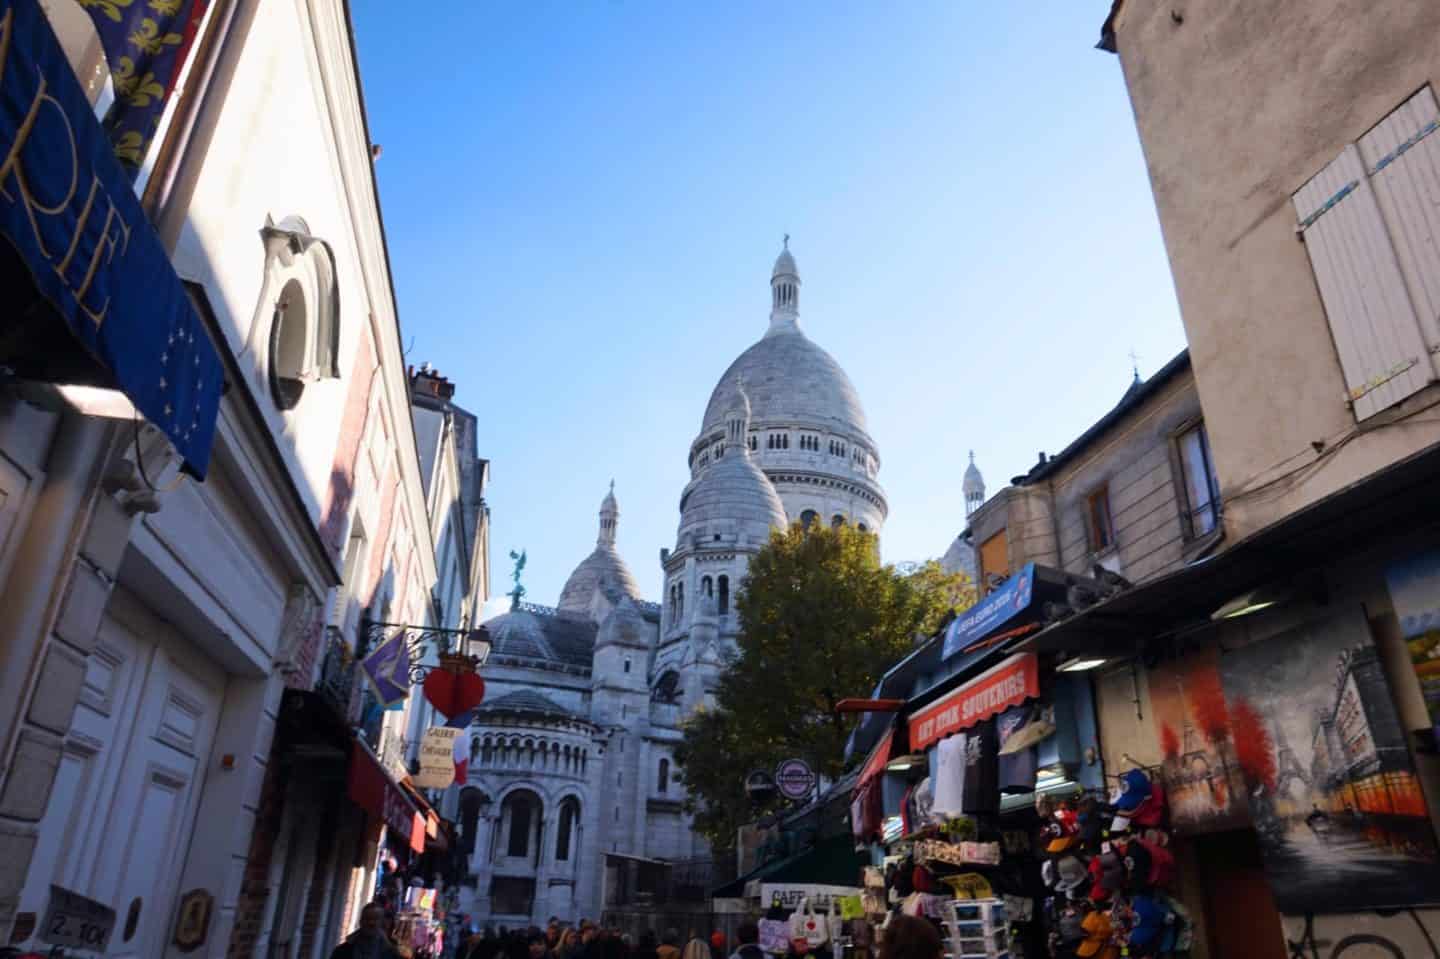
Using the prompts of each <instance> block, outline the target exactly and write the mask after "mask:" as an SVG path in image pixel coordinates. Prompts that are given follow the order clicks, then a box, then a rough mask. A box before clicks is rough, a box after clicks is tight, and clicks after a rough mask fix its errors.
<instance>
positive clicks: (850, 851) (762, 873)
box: [711, 836, 868, 899]
mask: <svg viewBox="0 0 1440 959" xmlns="http://www.w3.org/2000/svg"><path fill="white" fill-rule="evenodd" d="M867 863H868V860H867V859H866V858H865V854H864V853H860V852H856V851H855V840H854V839H853V838H851V837H850V836H835V837H832V838H830V839H822V840H821V841H820V842H818V843H816V844H815V845H813V846H811V847H810V848H809V849H807V850H805V851H804V852H801V853H796V854H795V855H793V856H790V857H788V858H786V859H776V860H775V861H773V862H767V863H766V864H765V865H763V866H760V867H758V868H756V869H752V870H751V871H750V872H748V873H746V874H745V875H743V876H741V877H740V878H739V879H736V880H735V881H734V882H728V883H726V884H725V885H723V886H721V887H720V888H719V889H716V890H715V891H714V892H713V893H711V895H712V896H713V897H714V898H716V899H740V898H744V896H745V887H746V886H747V885H748V884H749V883H751V882H753V881H755V880H757V879H763V880H764V881H766V882H771V883H780V882H786V883H810V884H813V885H817V886H858V885H859V884H860V872H861V870H862V869H863V868H864V867H865V866H866V865H867Z"/></svg>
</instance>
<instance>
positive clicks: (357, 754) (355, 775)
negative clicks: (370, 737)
mask: <svg viewBox="0 0 1440 959" xmlns="http://www.w3.org/2000/svg"><path fill="white" fill-rule="evenodd" d="M349 790H350V799H351V800H352V801H353V802H354V803H355V805H357V806H359V807H360V808H361V809H363V810H365V811H366V812H367V813H369V814H370V815H371V816H374V817H375V818H376V819H378V820H379V821H381V822H383V823H385V825H386V826H388V827H389V829H390V831H391V832H392V833H395V834H398V835H399V836H400V837H401V838H402V839H403V840H404V841H405V842H407V843H409V845H410V848H411V849H412V850H414V851H415V852H424V851H425V838H426V816H425V812H428V811H429V807H428V806H426V807H425V812H422V811H421V809H420V807H419V806H417V805H416V802H415V800H414V799H412V798H411V796H410V794H409V793H407V792H406V791H405V790H404V789H403V788H401V786H400V784H399V783H397V782H396V781H395V780H394V779H392V778H391V776H390V774H389V773H388V772H386V771H385V767H384V766H382V765H381V764H380V760H379V759H377V758H376V756H375V754H374V753H372V752H371V751H370V748H369V747H368V746H366V745H365V743H364V742H363V741H361V740H359V739H356V740H355V741H354V745H353V746H352V747H351V753H350V773H349ZM422 803H423V801H422Z"/></svg>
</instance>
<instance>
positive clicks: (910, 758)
mask: <svg viewBox="0 0 1440 959" xmlns="http://www.w3.org/2000/svg"><path fill="white" fill-rule="evenodd" d="M929 765H930V761H929V760H927V759H926V758H925V757H924V756H923V755H921V754H920V753H910V754H909V755H906V756H896V757H895V758H894V759H892V760H890V761H889V762H888V763H886V764H885V771H886V772H887V773H906V772H909V771H910V770H912V769H918V768H919V767H921V766H925V767H928V766H929Z"/></svg>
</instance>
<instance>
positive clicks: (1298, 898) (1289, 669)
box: [1220, 608, 1440, 913]
mask: <svg viewBox="0 0 1440 959" xmlns="http://www.w3.org/2000/svg"><path fill="white" fill-rule="evenodd" d="M1220 676H1221V680H1222V682H1223V683H1224V688H1225V698H1226V701H1227V707H1228V711H1229V723H1230V734H1231V736H1232V738H1233V740H1234V743H1235V753H1236V760H1237V761H1238V762H1239V764H1240V768H1241V771H1242V772H1243V774H1244V776H1245V782H1246V786H1247V788H1248V790H1249V806H1250V815H1251V818H1252V820H1253V821H1254V825H1255V831H1256V833H1257V834H1258V835H1259V837H1260V849H1261V852H1262V854H1263V856H1264V859H1265V871H1266V873H1267V875H1268V878H1269V880H1270V886H1271V889H1272V890H1273V891H1274V893H1275V902H1276V905H1277V906H1279V907H1280V911H1281V912H1285V913H1305V912H1317V913H1323V912H1358V911H1361V910H1365V909H1379V908H1385V907H1397V906H1412V905H1425V904H1432V903H1437V902H1440V868H1437V867H1440V855H1437V851H1436V844H1435V834H1434V831H1433V830H1432V828H1431V826H1430V818H1429V816H1428V814H1427V812H1426V808H1425V797H1424V795H1423V794H1422V793H1421V791H1420V783H1419V780H1418V779H1417V778H1416V776H1415V768H1414V766H1413V764H1412V763H1411V761H1410V753H1409V750H1408V749H1407V748H1406V745H1405V734H1404V731H1403V730H1402V729H1401V726H1400V717H1399V716H1398V714H1397V713H1396V712H1395V704H1394V700H1393V699H1392V697H1391V694H1390V688H1389V686H1388V684H1387V683H1386V680H1385V673H1384V671H1383V669H1382V667H1381V663H1380V657H1379V654H1378V651H1377V650H1376V649H1375V645H1374V643H1373V642H1372V641H1371V638H1370V630H1369V624H1368V623H1367V622H1366V621H1365V617H1364V614H1363V613H1362V612H1361V610H1360V609H1359V608H1356V609H1353V610H1349V611H1346V612H1340V613H1337V614H1335V615H1333V616H1328V617H1326V618H1324V619H1319V620H1315V621H1314V622H1310V623H1306V624H1304V625H1302V626H1298V627H1296V628H1294V629H1290V630H1286V631H1285V632H1283V633H1280V634H1279V635H1276V636H1273V637H1271V638H1269V639H1266V640H1263V641H1261V642H1258V643H1254V644H1252V645H1249V646H1246V647H1244V648H1242V649H1239V650H1235V651H1233V652H1229V653H1226V654H1225V655H1224V656H1222V657H1221V659H1220Z"/></svg>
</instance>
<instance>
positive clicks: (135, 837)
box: [20, 587, 225, 959]
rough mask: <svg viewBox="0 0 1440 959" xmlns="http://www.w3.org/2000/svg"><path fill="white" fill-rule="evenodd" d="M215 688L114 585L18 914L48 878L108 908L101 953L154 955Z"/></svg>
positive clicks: (41, 894)
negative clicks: (112, 922)
mask: <svg viewBox="0 0 1440 959" xmlns="http://www.w3.org/2000/svg"><path fill="white" fill-rule="evenodd" d="M224 690H225V674H224V672H223V671H222V670H221V669H220V667H219V666H217V665H216V664H215V663H214V662H212V661H211V660H209V659H208V658H206V657H204V656H202V655H200V654H199V652H198V651H197V650H196V649H195V647H194V646H193V644H191V643H188V642H186V641H185V639H184V637H182V636H181V635H179V634H178V633H177V632H176V631H175V630H174V629H173V628H172V627H170V626H169V625H168V624H166V623H165V622H163V621H162V620H160V619H159V618H158V617H156V616H154V615H153V614H152V613H150V611H149V610H147V609H146V608H144V607H143V606H142V605H141V604H140V602H139V601H138V600H137V599H136V598H135V597H134V596H132V595H131V594H129V593H128V592H126V591H125V590H124V589H123V588H121V587H117V588H116V590H115V592H114V593H113V594H112V595H111V599H110V604H109V607H108V608H107V610H106V612H105V616H104V617H103V619H102V620H101V624H100V630H99V636H98V638H97V642H96V646H95V649H94V651H93V652H92V653H91V654H90V658H89V662H88V664H87V668H86V673H85V680H84V683H83V685H82V688H81V692H80V699H79V703H78V704H77V705H76V707H75V713H74V716H73V717H72V718H71V722H70V733H69V735H68V736H67V737H66V742H65V752H64V755H63V757H62V760H61V764H60V770H59V772H58V774H57V775H56V779H55V785H54V788H53V789H52V791H51V794H50V802H49V805H48V806H47V808H46V812H45V817H44V819H42V820H41V823H40V842H39V843H38V845H37V847H36V850H35V857H34V859H33V860H32V863H31V868H30V872H29V875H28V876H27V881H26V884H25V888H24V891H23V893H22V895H21V907H20V908H21V911H33V912H36V913H37V914H41V913H43V912H44V911H45V906H46V902H47V901H48V898H49V889H50V884H51V883H54V884H55V885H58V886H62V887H64V888H66V889H70V890H72V891H75V892H78V893H80V894H82V895H85V896H89V897H90V898H93V899H97V900H99V901H101V902H103V903H106V904H107V905H109V906H111V908H113V909H114V910H115V912H116V913H117V921H116V926H115V930H114V932H113V934H112V935H111V938H110V948H109V951H108V952H107V953H106V956H109V957H114V959H122V957H123V959H154V957H155V956H159V955H161V954H162V953H163V952H164V950H165V946H166V943H167V942H168V940H169V932H170V927H171V922H172V920H173V917H174V912H175V902H176V897H177V895H178V892H179V890H178V884H179V881H180V874H181V871H182V869H183V866H184V860H185V856H186V852H187V850H188V847H189V844H190V833H191V830H192V829H193V827H194V822H195V810H196V807H197V806H198V804H199V800H200V792H201V789H202V787H203V785H204V779H205V770H206V767H207V765H208V762H209V757H210V748H211V744H212V743H213V741H214V737H215V729H216V726H217V724H218V722H219V718H220V710H221V706H222V705H223V700H224Z"/></svg>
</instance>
